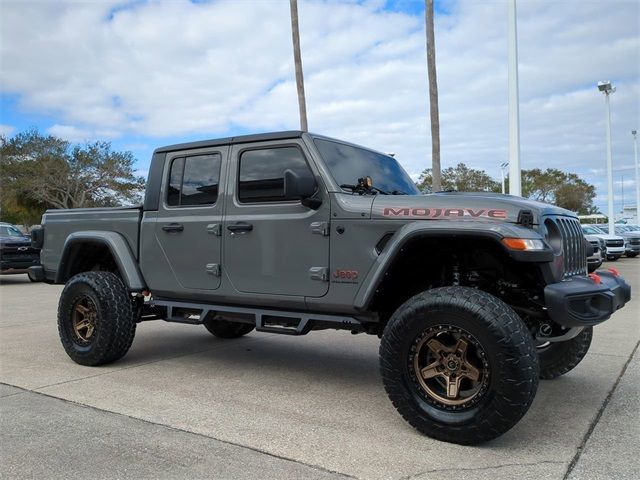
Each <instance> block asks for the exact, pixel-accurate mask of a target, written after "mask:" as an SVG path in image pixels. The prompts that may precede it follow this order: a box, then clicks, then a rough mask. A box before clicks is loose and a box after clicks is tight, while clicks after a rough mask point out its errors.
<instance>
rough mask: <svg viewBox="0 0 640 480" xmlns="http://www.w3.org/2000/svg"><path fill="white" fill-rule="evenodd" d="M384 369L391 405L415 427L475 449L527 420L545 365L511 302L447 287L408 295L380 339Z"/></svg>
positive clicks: (381, 360)
mask: <svg viewBox="0 0 640 480" xmlns="http://www.w3.org/2000/svg"><path fill="white" fill-rule="evenodd" d="M462 340H464V342H462ZM465 343H466V346H465V345H464V344H465ZM425 345H426V349H425ZM461 347H464V348H461ZM423 350H424V352H425V353H424V355H425V356H424V357H421V356H422V355H423V353H422V352H423ZM459 353H460V355H458V354H459ZM380 371H381V374H382V378H383V382H384V386H385V389H386V391H387V393H388V395H389V398H390V399H391V401H392V403H393V405H394V406H395V407H396V409H397V410H398V412H399V413H400V414H401V415H402V416H403V417H404V419H405V420H406V421H407V422H409V423H410V424H411V425H412V426H413V427H415V428H416V429H417V430H419V431H420V432H422V433H424V434H426V435H428V436H430V437H433V438H436V439H438V440H443V441H446V442H452V443H458V444H463V445H472V444H477V443H481V442H485V441H488V440H491V439H494V438H496V437H498V436H500V435H502V434H503V433H505V432H506V431H507V430H509V429H510V428H511V427H513V426H514V425H515V424H516V423H517V422H518V421H519V420H520V419H521V418H522V416H523V415H524V414H525V413H526V412H527V410H528V409H529V406H530V405H531V402H532V401H533V398H534V397H535V393H536V389H537V386H538V371H539V366H538V356H537V354H536V351H535V345H534V343H533V339H532V337H531V334H530V333H529V331H528V330H527V328H526V326H525V325H524V323H523V322H522V320H521V319H520V318H519V317H518V315H517V314H516V313H515V312H514V311H513V310H512V309H511V308H510V307H509V306H508V305H506V304H505V303H504V302H502V301H501V300H499V299H498V298H496V297H494V296H492V295H489V294H488V293H485V292H482V291H480V290H476V289H472V288H468V287H444V288H437V289H434V290H430V291H427V292H423V293H420V294H418V295H416V296H414V297H412V298H410V299H409V300H407V301H406V302H405V303H404V304H403V305H401V306H400V308H398V310H397V311H396V312H395V313H394V314H393V316H392V317H391V319H390V320H389V322H388V324H387V326H386V327H385V330H384V333H383V335H382V341H381V344H380ZM457 378H458V380H457V384H456V379H457ZM474 378H475V379H477V381H476V380H474ZM452 384H453V385H454V387H453V388H452V387H451V385H452ZM465 389H466V390H465Z"/></svg>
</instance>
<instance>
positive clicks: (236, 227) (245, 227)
mask: <svg viewBox="0 0 640 480" xmlns="http://www.w3.org/2000/svg"><path fill="white" fill-rule="evenodd" d="M227 230H229V231H230V232H231V233H232V234H233V233H246V232H250V231H251V230H253V225H251V224H250V223H245V222H238V223H234V224H233V225H227Z"/></svg>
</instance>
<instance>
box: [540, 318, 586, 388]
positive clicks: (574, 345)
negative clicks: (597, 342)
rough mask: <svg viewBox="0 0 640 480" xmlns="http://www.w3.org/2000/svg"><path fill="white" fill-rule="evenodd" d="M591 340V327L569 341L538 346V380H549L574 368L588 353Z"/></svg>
mask: <svg viewBox="0 0 640 480" xmlns="http://www.w3.org/2000/svg"><path fill="white" fill-rule="evenodd" d="M592 338H593V327H586V328H584V330H582V331H581V332H580V333H579V334H578V335H577V336H575V337H573V338H572V339H571V340H567V341H566V342H556V343H549V344H548V345H542V346H539V347H538V348H537V350H538V358H539V359H540V378H541V379H543V380H551V379H553V378H557V377H559V376H561V375H564V374H565V373H567V372H569V371H571V370H573V369H574V368H576V367H577V366H578V364H579V363H580V362H581V361H582V359H583V358H584V357H585V355H586V354H587V352H588V351H589V347H590V346H591V339H592Z"/></svg>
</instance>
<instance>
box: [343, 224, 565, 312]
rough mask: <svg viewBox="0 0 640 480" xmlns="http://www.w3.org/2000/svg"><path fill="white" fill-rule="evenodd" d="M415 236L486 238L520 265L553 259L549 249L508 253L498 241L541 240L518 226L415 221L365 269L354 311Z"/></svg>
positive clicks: (370, 297)
mask: <svg viewBox="0 0 640 480" xmlns="http://www.w3.org/2000/svg"><path fill="white" fill-rule="evenodd" d="M418 237H429V238H434V237H444V238H450V239H453V238H461V237H469V238H482V239H490V240H493V241H495V242H496V243H497V244H498V245H500V247H501V248H502V249H503V250H504V251H505V252H506V253H507V255H509V256H510V257H511V258H513V259H515V260H517V261H521V262H550V261H552V260H553V256H554V254H553V251H552V250H551V249H550V248H548V249H545V250H541V251H536V252H523V251H514V250H509V249H508V248H507V247H506V246H505V245H504V244H503V243H502V242H501V240H502V239H503V238H506V237H510V238H529V239H542V237H541V235H540V234H539V233H537V232H536V231H534V230H531V229H530V228H526V227H523V226H520V225H515V224H510V223H493V222H484V221H477V222H474V221H469V220H460V221H455V220H446V221H441V220H418V221H415V222H411V223H408V224H406V225H404V226H402V227H401V228H400V229H399V230H398V231H396V232H395V233H394V235H393V237H391V240H389V243H388V244H387V245H386V246H385V248H384V250H383V252H382V254H381V255H380V256H379V257H378V258H377V259H376V261H375V263H374V264H373V266H372V267H371V268H370V269H369V272H368V273H367V275H366V277H365V278H364V280H363V282H362V287H360V289H359V290H358V293H357V294H356V298H355V300H354V306H355V307H356V308H357V309H358V310H366V309H367V308H368V306H369V305H370V304H371V302H372V301H373V298H374V296H375V294H376V290H377V289H378V286H379V285H380V283H382V280H383V279H384V276H385V274H386V272H387V271H388V270H389V268H390V267H391V266H392V264H393V262H394V260H395V259H396V257H397V256H398V255H399V254H400V253H401V252H402V250H403V247H404V246H405V245H406V244H407V242H409V241H410V240H413V239H415V238H418Z"/></svg>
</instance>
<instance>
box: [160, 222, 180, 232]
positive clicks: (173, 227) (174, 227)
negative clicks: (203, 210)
mask: <svg viewBox="0 0 640 480" xmlns="http://www.w3.org/2000/svg"><path fill="white" fill-rule="evenodd" d="M162 230H164V231H165V232H181V231H183V230H184V225H182V224H181V223H169V224H167V225H163V226H162Z"/></svg>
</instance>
